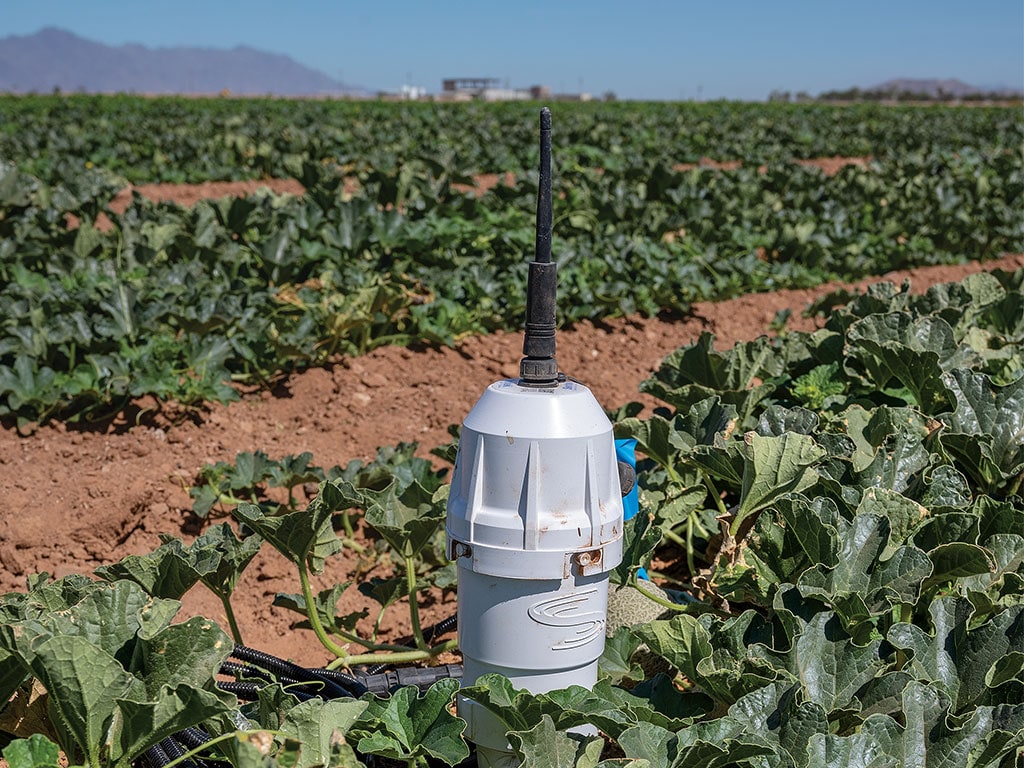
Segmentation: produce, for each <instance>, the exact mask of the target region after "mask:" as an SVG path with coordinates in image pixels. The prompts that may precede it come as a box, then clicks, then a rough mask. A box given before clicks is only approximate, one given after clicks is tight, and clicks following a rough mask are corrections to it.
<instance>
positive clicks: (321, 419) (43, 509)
mask: <svg viewBox="0 0 1024 768" xmlns="http://www.w3.org/2000/svg"><path fill="white" fill-rule="evenodd" d="M500 180H501V179H499V177H497V176H495V177H493V179H491V178H488V179H486V180H481V183H480V186H485V185H486V184H487V183H488V182H490V183H491V184H494V183H498V182H499V181H500ZM505 182H506V183H508V180H507V179H506V180H505ZM282 184H283V185H294V186H290V187H289V186H281V187H277V186H274V183H272V182H243V183H241V184H235V183H232V184H209V185H203V190H202V191H197V190H195V189H193V188H189V187H181V186H175V187H174V188H169V187H167V186H163V185H161V186H159V187H151V186H146V187H139V188H138V189H139V191H140V192H142V193H143V194H150V195H151V196H158V197H161V198H163V199H173V200H175V201H176V202H179V203H182V204H192V203H194V202H195V200H197V199H199V198H200V197H209V196H222V195H227V194H238V193H246V192H251V191H253V190H254V189H255V188H257V187H259V186H270V187H272V188H274V189H276V190H277V191H288V192H294V193H296V194H301V191H302V190H301V187H299V186H298V185H297V183H295V182H282ZM128 194H129V195H130V193H128ZM127 199H128V198H126V200H127ZM1018 267H1024V255H1009V256H1005V257H1003V258H1002V259H999V260H997V261H992V262H988V263H986V264H983V265H979V264H969V265H964V266H956V267H930V268H922V269H916V270H910V271H909V272H899V273H892V274H891V275H887V276H884V278H885V279H891V280H895V281H897V282H899V281H901V280H902V279H904V278H905V277H907V278H909V279H910V280H911V284H912V288H913V290H915V291H923V290H925V289H926V288H927V287H928V286H929V285H932V284H934V283H937V282H945V281H949V280H958V279H961V278H962V277H964V276H965V275H966V274H969V273H971V272H976V271H981V270H990V269H995V268H1003V269H1016V268H1018ZM878 279H881V278H878ZM874 281H875V280H865V281H862V282H861V283H859V284H858V286H861V287H862V286H864V285H866V284H868V283H869V282H874ZM836 287H837V286H836V285H825V286H821V287H819V288H815V289H809V290H791V291H778V292H775V293H770V294H752V295H748V296H743V297H740V298H737V299H733V300H730V301H724V302H719V303H710V302H702V303H698V304H696V305H694V307H693V314H692V315H691V316H690V317H687V318H684V319H665V318H648V319H644V318H637V317H633V318H622V319H614V320H609V321H607V322H603V323H598V324H595V323H590V322H585V323H580V324H578V325H576V326H575V327H573V328H569V329H563V330H562V331H560V334H559V340H558V344H559V353H558V359H559V363H560V367H561V368H562V370H565V371H566V372H568V373H570V374H571V375H573V376H574V377H576V378H578V379H580V380H581V381H583V382H584V383H586V384H587V385H589V386H590V387H591V389H592V390H593V391H594V394H595V396H596V397H597V399H598V401H599V402H601V403H602V404H603V405H604V406H606V407H614V406H618V405H621V404H624V403H626V402H628V401H630V400H639V401H641V402H643V403H644V404H645V405H646V406H648V407H650V406H652V405H653V401H651V400H650V399H649V398H647V397H642V396H640V395H639V394H638V390H637V387H638V384H639V383H640V381H642V380H643V379H644V378H646V377H647V376H648V375H650V373H651V372H653V371H654V370H655V369H656V368H657V366H658V365H659V363H660V361H661V360H662V359H663V358H664V357H665V355H667V354H668V353H669V352H671V351H673V350H675V349H676V348H678V347H680V346H682V345H684V344H686V343H689V342H691V341H693V340H694V339H695V338H696V337H697V336H698V335H699V334H700V333H701V332H702V331H711V332H713V333H715V334H716V336H717V343H718V344H719V346H721V347H727V346H729V345H731V344H732V343H733V342H735V341H737V340H744V339H752V338H754V337H756V336H758V335H760V334H762V333H764V332H765V330H766V328H767V327H768V325H769V323H770V322H771V321H772V319H773V318H774V316H775V313H776V312H777V311H778V310H780V309H790V310H792V312H793V317H792V319H791V321H790V325H789V327H790V328H791V329H809V328H812V327H813V322H814V321H812V320H808V319H805V318H801V317H800V313H801V310H802V309H803V308H804V307H805V306H806V305H807V304H808V303H809V302H811V301H812V300H814V299H815V298H816V297H818V296H821V295H822V294H824V293H826V292H828V291H830V290H832V289H834V288H836ZM521 343H522V342H521V337H520V334H518V333H496V334H493V335H491V336H485V337H475V338H469V339H466V340H464V341H463V342H461V343H460V344H459V345H458V346H457V347H456V348H454V349H448V348H442V349H406V348H398V347H386V348H381V349H377V350H374V351H373V352H371V353H370V354H368V355H365V356H363V357H359V358H351V359H350V358H339V359H337V360H335V361H334V362H333V363H332V364H331V365H330V366H328V367H326V368H322V369H315V370H310V371H306V372H304V373H301V374H297V375H294V376H292V377H290V378H289V379H288V380H287V381H286V382H285V383H284V384H283V385H282V386H281V387H279V388H278V389H277V390H276V391H275V393H274V394H271V393H270V392H265V391H264V392H257V393H250V394H246V395H245V396H244V397H243V398H242V400H241V401H240V402H236V403H233V404H230V405H212V406H211V407H210V408H209V410H208V411H206V412H204V413H203V414H202V415H201V418H200V419H199V420H198V422H192V421H185V422H184V423H178V424H172V423H171V422H170V421H169V420H168V419H167V418H166V416H165V415H161V414H157V415H155V416H153V415H150V416H149V417H146V418H144V419H142V420H141V421H140V423H127V422H126V420H125V419H124V418H121V419H119V420H116V421H115V422H114V423H112V424H107V425H103V426H102V427H101V426H96V425H93V426H91V427H89V426H86V427H82V426H76V425H65V424H62V423H51V424H47V425H44V426H42V427H41V428H39V429H38V430H37V431H36V432H35V433H34V434H32V435H31V436H28V437H22V436H19V435H18V433H17V432H16V431H15V430H14V429H10V428H7V429H0V494H2V495H0V498H2V499H3V502H4V509H3V513H2V514H0V591H9V590H18V589H23V588H24V585H25V579H26V577H27V576H28V575H30V574H32V573H35V572H37V571H48V572H50V573H51V574H53V575H55V576H63V575H66V574H69V573H75V572H77V573H90V572H91V571H92V570H93V569H94V568H96V567H98V566H99V565H102V564H105V563H110V562H116V561H117V560H118V559H120V558H121V557H124V556H125V555H128V554H141V553H144V552H148V551H150V550H152V549H153V548H155V547H156V546H157V545H158V544H159V539H158V534H159V533H161V532H167V533H171V534H175V535H178V536H181V537H182V538H184V539H185V540H186V541H188V540H190V539H191V538H192V537H193V536H194V534H195V532H196V531H197V529H198V528H199V527H200V526H199V525H198V523H197V521H196V519H195V518H194V516H192V514H191V511H190V510H191V499H190V497H189V495H188V488H189V487H190V486H191V485H192V484H193V483H194V482H195V481H196V479H197V476H198V472H199V469H200V467H201V466H202V465H203V464H205V463H213V462H217V461H228V462H230V461H233V460H234V457H235V455H236V454H237V453H238V452H240V451H253V450H257V449H261V450H264V451H265V452H266V453H268V454H269V455H270V456H271V458H280V457H282V456H285V455H288V454H298V453H301V452H303V451H311V452H312V453H313V457H314V458H313V461H314V463H316V464H319V465H321V466H324V467H329V466H332V465H334V464H341V465H344V464H345V463H346V462H348V461H349V460H351V459H357V458H358V459H370V458H372V457H373V455H374V454H375V452H376V449H377V447H378V446H385V445H394V444H396V443H398V442H408V441H417V442H418V443H419V445H420V453H421V454H422V455H425V456H426V455H428V451H429V449H430V448H433V447H435V446H437V445H441V444H444V443H447V442H448V439H449V436H448V432H447V428H448V425H450V424H454V423H458V422H460V421H461V420H462V419H463V417H464V416H465V415H466V413H467V412H468V411H469V409H470V408H471V407H472V406H473V403H474V402H475V400H476V398H477V397H478V396H479V394H480V393H481V392H482V390H483V388H484V387H485V386H486V385H487V384H489V383H490V382H492V381H494V380H496V379H499V378H505V377H511V376H515V375H517V372H518V360H519V358H520V356H521ZM143 405H144V404H143ZM356 565H357V560H356V557H355V555H353V554H351V553H350V552H349V551H348V550H346V552H345V554H343V555H340V556H338V557H336V558H334V559H333V560H331V561H329V562H328V567H327V571H326V573H324V574H323V575H322V576H321V577H319V578H318V579H316V583H315V584H314V588H315V589H323V588H325V587H327V586H329V585H330V584H332V583H334V582H337V581H343V580H345V579H347V578H350V576H351V573H352V571H353V569H354V568H355V567H356ZM298 591H299V585H298V579H297V577H296V574H295V573H294V570H293V568H292V566H291V565H290V564H289V563H288V562H287V561H286V560H285V559H284V558H283V557H281V556H280V555H278V554H277V553H275V552H274V551H273V550H272V549H270V547H269V546H265V547H264V550H263V551H262V552H261V553H260V555H259V556H258V557H257V558H256V560H255V561H254V562H253V563H252V565H250V567H249V568H248V570H247V571H246V572H245V574H244V575H243V577H242V579H241V582H240V584H239V586H238V588H237V591H236V593H235V598H234V599H233V601H232V602H233V605H234V607H235V610H236V612H237V614H238V617H239V623H240V625H241V629H242V633H243V636H244V638H245V641H246V642H247V643H248V644H249V645H252V646H254V647H256V648H259V649H261V650H264V651H267V652H270V653H275V654H278V655H281V656H285V657H290V658H294V659H296V660H298V661H300V662H302V663H305V664H321V663H324V662H326V661H327V660H328V659H329V656H328V654H327V653H326V652H325V651H324V650H323V649H322V648H321V647H320V645H319V643H318V642H317V641H316V639H315V638H314V637H313V635H312V633H310V632H303V631H291V630H290V629H289V627H290V624H291V623H292V621H293V618H294V617H295V614H291V613H289V612H287V611H285V610H284V609H279V608H274V607H272V606H271V602H272V600H273V597H274V595H275V594H276V593H277V592H292V593H294V592H298ZM452 600H453V598H447V599H445V601H444V602H443V604H440V601H436V602H435V603H433V604H428V605H425V606H424V612H423V613H424V616H423V618H424V622H425V623H429V622H432V621H434V620H437V619H439V618H443V617H444V616H446V615H448V614H450V613H452V612H453V610H454V606H453V603H452ZM183 602H184V608H183V614H182V615H183V616H188V615H194V614H197V613H201V614H203V615H206V616H209V617H211V618H214V619H217V620H218V621H220V622H221V623H222V624H224V625H225V626H226V623H225V619H224V615H223V609H222V606H221V605H220V602H219V601H218V600H217V599H215V598H214V597H213V596H212V595H211V594H209V593H208V592H207V591H205V590H204V589H203V588H202V587H196V588H195V589H193V590H192V591H191V592H190V593H189V594H187V595H186V596H185V598H184V601H183ZM366 604H367V603H366V601H365V599H364V598H362V597H361V596H360V595H358V593H357V592H356V590H355V589H354V588H351V589H350V590H348V592H347V593H346V595H345V597H343V599H342V603H341V604H340V605H339V608H338V610H339V613H342V614H344V613H348V612H350V611H353V610H357V609H358V608H361V607H363V606H364V605H366ZM391 611H392V612H393V613H391V614H390V618H388V619H387V620H386V621H385V622H384V623H383V624H382V631H383V635H384V637H392V638H393V637H399V636H402V635H405V634H407V633H408V632H409V630H410V627H409V619H408V615H407V612H405V611H404V609H403V608H402V607H401V606H398V607H394V608H392V609H391ZM403 614H404V615H403ZM371 616H372V614H371ZM362 629H364V630H366V629H369V621H366V622H364V626H363V627H362Z"/></svg>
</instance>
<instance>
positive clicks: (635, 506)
mask: <svg viewBox="0 0 1024 768" xmlns="http://www.w3.org/2000/svg"><path fill="white" fill-rule="evenodd" d="M615 458H616V459H618V460H619V461H624V462H625V463H626V464H629V466H631V467H632V468H633V471H634V472H636V440H634V439H633V438H631V437H625V438H622V439H620V440H616V441H615ZM639 486H640V484H639V482H636V483H633V488H632V490H630V492H629V493H627V494H626V495H625V496H623V497H622V519H623V520H629V519H630V518H631V517H634V516H635V515H636V513H637V512H639V511H640V488H639ZM636 575H637V576H639V577H640V578H641V579H644V580H645V581H650V579H649V578H648V576H647V571H646V570H645V569H643V568H641V569H640V570H639V571H637V574H636Z"/></svg>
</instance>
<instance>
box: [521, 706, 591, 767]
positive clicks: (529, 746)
mask: <svg viewBox="0 0 1024 768" xmlns="http://www.w3.org/2000/svg"><path fill="white" fill-rule="evenodd" d="M508 736H509V742H510V743H511V744H512V748H513V749H514V750H515V751H516V755H517V756H518V757H519V758H520V759H521V760H523V765H529V766H532V767H534V768H593V766H596V765H597V763H598V760H599V758H600V755H601V748H602V747H603V746H604V742H603V741H602V740H601V739H600V737H598V736H590V737H580V736H576V737H573V736H572V735H570V734H568V733H566V732H564V731H559V730H556V729H555V724H554V722H553V721H552V720H551V716H550V715H543V716H542V717H541V721H540V722H539V723H538V724H537V725H535V726H534V727H533V728H531V729H529V730H527V731H510V732H509V734H508Z"/></svg>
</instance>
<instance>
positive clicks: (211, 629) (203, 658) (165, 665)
mask: <svg viewBox="0 0 1024 768" xmlns="http://www.w3.org/2000/svg"><path fill="white" fill-rule="evenodd" d="M233 647H234V646H233V643H232V642H231V638H229V637H228V636H227V635H226V634H225V633H224V630H222V629H221V628H220V627H219V626H218V625H217V624H215V623H214V622H212V621H210V620H209V619H204V618H202V617H200V616H196V617H195V618H191V619H189V620H188V621H185V622H182V623H180V624H173V625H172V626H169V627H167V628H166V629H164V630H163V631H162V632H160V633H158V634H157V635H155V636H154V637H152V638H150V639H141V640H140V641H139V645H138V649H137V651H136V659H139V660H140V661H141V668H139V669H138V670H137V671H135V672H136V676H137V677H140V678H141V679H142V680H143V682H144V683H145V684H146V690H147V692H148V693H149V695H150V696H151V697H155V696H156V695H157V693H158V691H159V690H160V689H161V688H162V687H164V686H170V687H173V686H176V685H183V684H187V685H191V686H194V687H195V688H203V689H207V690H213V680H214V675H216V674H217V672H218V670H219V669H220V665H221V664H222V663H223V662H225V661H226V660H227V658H228V656H230V655H231V650H232V648H233Z"/></svg>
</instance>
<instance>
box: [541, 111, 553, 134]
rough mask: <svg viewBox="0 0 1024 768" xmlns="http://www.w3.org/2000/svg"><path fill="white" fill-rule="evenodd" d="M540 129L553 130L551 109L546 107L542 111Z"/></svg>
mask: <svg viewBox="0 0 1024 768" xmlns="http://www.w3.org/2000/svg"><path fill="white" fill-rule="evenodd" d="M540 129H541V130H542V131H550V130H551V110H550V109H548V108H547V107H544V108H542V109H541V111H540Z"/></svg>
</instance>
